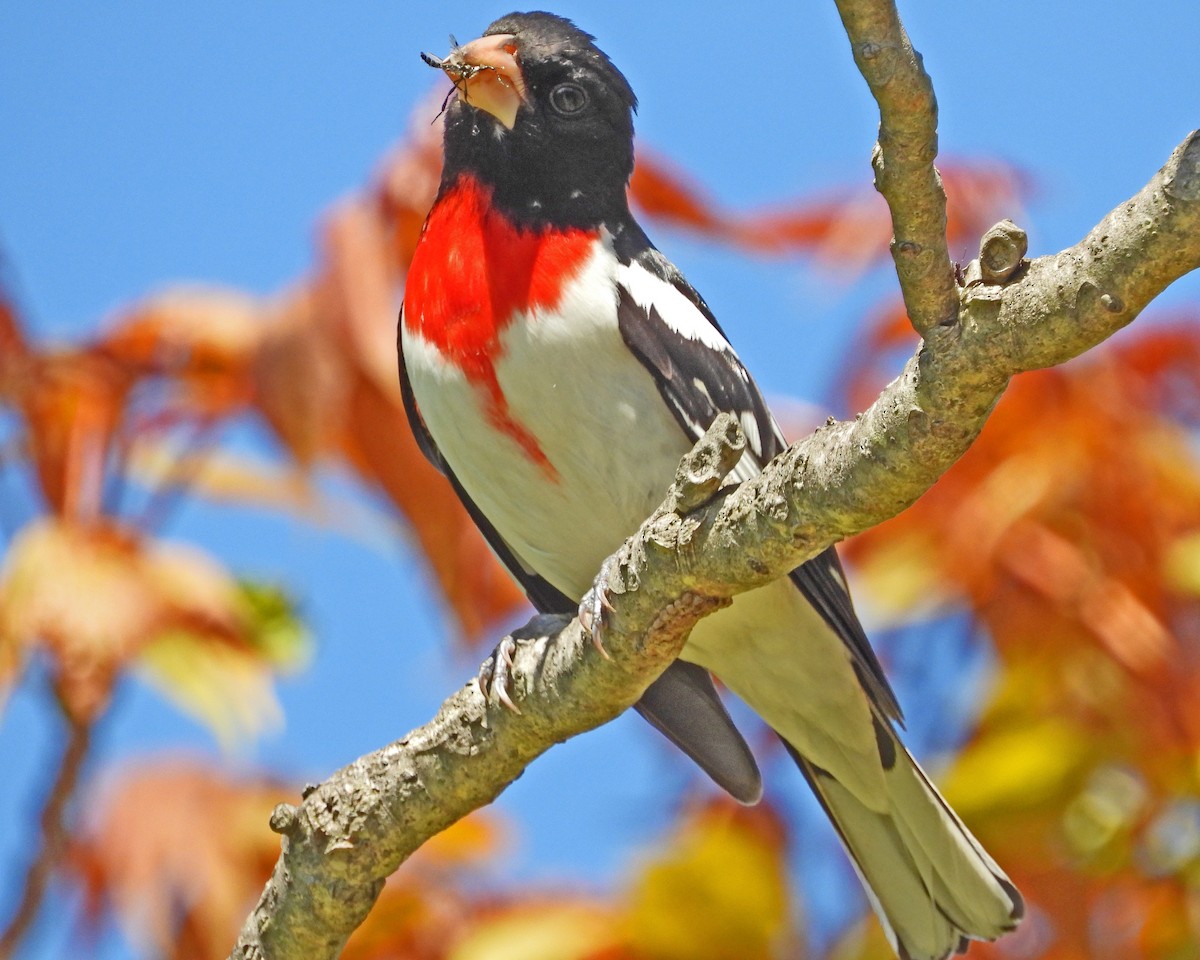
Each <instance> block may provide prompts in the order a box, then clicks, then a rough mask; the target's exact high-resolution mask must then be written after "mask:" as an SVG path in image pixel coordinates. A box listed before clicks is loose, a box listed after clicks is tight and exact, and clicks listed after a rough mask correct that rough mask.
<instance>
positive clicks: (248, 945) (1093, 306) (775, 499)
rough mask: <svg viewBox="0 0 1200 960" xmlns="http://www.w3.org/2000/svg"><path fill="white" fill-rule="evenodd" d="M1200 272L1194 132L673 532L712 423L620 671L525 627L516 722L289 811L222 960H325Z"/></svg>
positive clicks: (453, 727) (614, 619)
mask: <svg viewBox="0 0 1200 960" xmlns="http://www.w3.org/2000/svg"><path fill="white" fill-rule="evenodd" d="M1014 229H1015V228H1014ZM1001 231H1002V232H1003V225H1002V228H1001ZM1010 249H1011V248H1010ZM1001 259H1002V258H1001ZM1197 268H1200V133H1193V134H1192V135H1191V136H1189V137H1188V138H1187V140H1185V141H1184V142H1183V144H1181V145H1180V146H1179V147H1178V148H1177V149H1176V150H1175V152H1174V153H1173V154H1172V156H1171V158H1170V160H1169V161H1168V162H1167V165H1166V166H1165V167H1163V169H1162V170H1161V171H1159V173H1158V174H1157V175H1156V176H1155V177H1154V178H1153V179H1152V180H1151V181H1150V183H1149V184H1148V185H1147V186H1146V187H1145V189H1143V190H1142V191H1141V192H1140V193H1138V194H1137V195H1136V196H1135V197H1133V198H1132V199H1130V200H1129V201H1127V202H1126V203H1123V204H1121V205H1120V206H1119V207H1117V208H1116V209H1114V210H1113V211H1112V212H1111V213H1110V214H1109V215H1108V216H1107V217H1105V218H1104V220H1103V221H1101V223H1100V224H1099V225H1098V226H1097V227H1096V228H1095V229H1094V230H1093V231H1092V232H1091V233H1089V234H1088V236H1087V237H1086V238H1085V239H1084V240H1083V241H1082V242H1081V243H1079V244H1078V245H1076V246H1075V247H1072V248H1070V249H1069V250H1065V251H1063V252H1062V253H1059V254H1057V255H1054V256H1049V257H1042V258H1039V259H1036V260H1034V261H1032V262H1028V261H1020V260H1019V257H1018V263H1017V265H1016V266H1015V268H1014V269H1013V270H1012V271H1011V281H1010V282H1009V283H1008V284H1006V285H1005V284H989V283H985V282H984V281H982V280H976V281H973V282H971V283H969V284H968V286H967V287H965V288H964V289H963V290H962V291H961V302H962V311H961V318H962V322H961V323H959V324H955V325H953V326H951V327H943V328H939V330H938V331H937V334H936V335H934V336H930V337H929V338H927V339H926V341H925V342H924V343H923V344H922V346H921V348H920V349H919V350H918V352H917V354H916V356H914V357H913V358H912V359H911V360H910V361H909V363H908V365H907V367H906V368H905V370H904V373H903V374H902V375H901V376H900V377H899V378H898V379H896V380H895V381H893V382H892V383H891V384H889V385H888V386H887V387H886V388H885V389H884V391H883V393H882V394H881V395H880V397H879V398H878V399H877V400H876V401H875V403H874V404H872V406H871V407H870V408H869V409H868V410H867V411H866V412H865V413H864V414H862V415H861V416H860V417H858V418H857V419H856V420H854V421H850V422H846V423H834V424H830V425H828V426H826V427H823V428H822V429H820V430H818V431H817V432H816V433H814V434H813V435H812V436H810V437H809V438H807V439H806V440H804V441H802V442H801V443H799V444H797V445H795V446H794V447H792V448H791V449H790V450H789V451H788V452H787V453H786V454H785V455H784V456H782V457H780V458H778V459H777V460H776V461H774V462H773V463H772V464H771V465H770V466H769V467H768V468H767V469H766V470H765V471H764V472H763V473H762V475H761V476H759V477H757V478H755V479H754V480H751V481H748V482H746V483H743V484H742V485H741V486H740V487H738V488H736V489H734V490H732V492H729V491H723V492H721V493H718V494H717V496H716V497H715V499H713V500H712V501H711V502H710V503H708V505H707V506H704V507H703V509H701V510H699V511H697V512H694V513H685V514H684V515H682V516H681V515H680V514H679V513H676V512H675V509H676V507H677V506H681V507H683V508H685V509H686V508H688V507H690V506H691V505H692V504H694V503H695V502H696V501H697V500H698V499H702V497H699V498H698V497H697V495H696V491H697V490H700V491H708V490H710V489H712V488H713V487H715V485H716V483H717V482H719V478H720V477H723V476H724V474H725V472H726V471H727V470H728V468H729V464H730V463H731V462H733V461H735V460H736V457H737V454H738V452H739V450H740V446H739V444H740V442H741V441H740V437H739V436H738V434H737V428H736V426H735V425H734V424H733V422H732V420H731V419H729V418H724V419H722V420H719V421H718V422H717V423H716V424H714V428H713V429H712V430H710V432H709V434H708V435H707V436H706V437H705V439H704V440H703V441H701V443H700V444H699V445H698V447H697V450H696V451H694V452H693V454H691V455H689V458H688V459H687V460H685V463H684V464H683V465H681V472H680V474H679V476H678V478H677V484H676V487H674V488H673V489H672V492H671V494H670V495H669V496H668V498H667V501H666V502H665V503H664V505H663V506H662V507H660V508H659V510H658V511H657V512H656V513H655V514H654V515H653V516H652V517H651V518H650V519H649V520H647V521H646V523H645V524H643V526H642V528H641V530H639V532H638V533H637V535H635V536H634V537H632V538H630V540H629V541H627V542H626V543H625V544H624V545H623V546H622V547H621V549H620V550H619V551H618V552H617V553H616V554H615V555H614V557H613V558H612V559H611V560H610V561H609V563H608V564H607V569H608V571H609V576H610V583H611V585H612V586H613V588H614V593H615V595H614V596H613V601H614V604H615V607H616V609H615V612H614V613H613V614H612V615H611V617H610V618H609V619H607V620H606V625H605V644H606V647H607V649H608V651H609V652H610V654H611V656H612V659H611V660H605V659H603V658H602V657H601V656H599V654H598V653H597V652H596V650H595V649H594V648H593V647H592V645H591V642H590V640H589V638H588V637H587V635H586V634H585V632H584V631H583V630H582V628H581V627H580V625H579V622H578V620H577V619H575V620H571V621H570V622H569V623H566V622H564V620H565V618H553V617H537V618H535V619H534V620H532V621H531V622H530V624H529V625H528V626H527V627H526V628H525V629H524V630H523V631H521V634H520V636H521V638H522V639H523V640H524V642H523V643H521V644H520V646H519V647H518V650H517V654H516V656H515V661H514V670H513V677H514V680H513V686H514V696H515V697H516V699H517V702H518V703H519V705H520V707H521V710H522V715H521V716H517V715H515V714H513V713H511V712H510V711H508V710H506V709H504V708H502V707H501V706H499V705H498V704H497V703H495V702H494V701H493V702H492V703H485V702H484V699H483V697H482V696H481V695H480V693H479V692H478V690H477V689H476V688H475V686H474V685H473V684H472V685H468V686H467V687H466V688H465V689H463V690H460V691H459V692H458V693H456V694H455V695H454V696H452V697H451V698H450V699H449V700H447V701H446V702H445V703H444V704H443V705H442V708H441V710H440V711H439V712H438V715H437V717H435V718H434V720H433V721H432V722H430V723H429V724H427V725H425V726H424V727H421V728H419V729H417V730H414V731H413V732H412V733H410V734H409V735H408V736H407V737H405V738H404V739H402V740H400V741H397V742H396V743H394V744H392V745H390V746H388V747H385V748H384V749H382V750H380V751H377V752H375V753H373V754H370V755H368V756H366V757H363V758H361V759H360V760H357V761H355V762H354V763H352V764H351V765H350V766H349V767H346V768H345V769H343V770H341V771H339V772H338V773H336V774H334V775H333V776H332V777H331V778H330V779H329V780H328V781H326V783H324V784H323V785H321V786H320V787H318V788H316V789H315V790H313V791H312V792H310V793H309V794H308V795H307V796H306V797H305V799H304V802H303V803H302V804H301V805H300V806H299V807H298V808H293V807H290V806H288V805H281V806H280V807H279V808H278V809H277V810H276V813H275V816H274V817H273V818H272V825H273V826H274V827H275V829H276V830H277V831H278V832H280V833H282V834H283V835H284V839H283V853H282V855H281V857H280V860H279V862H278V864H277V865H276V868H275V874H274V876H273V877H272V878H271V880H270V882H269V883H268V884H267V887H266V889H265V890H264V892H263V896H262V899H261V900H260V902H259V904H258V906H257V908H256V909H255V911H254V913H253V914H252V915H251V917H250V918H249V919H248V920H247V922H246V926H245V927H244V929H243V931H242V935H241V938H240V939H239V940H238V943H237V945H236V946H235V948H234V950H233V952H232V953H231V957H233V958H258V957H270V958H293V957H294V958H301V957H303V958H322V957H334V956H336V955H337V952H338V951H339V950H340V948H341V945H342V944H343V943H344V942H345V940H346V938H347V937H348V936H349V935H350V933H351V932H352V931H353V929H354V928H355V927H356V926H357V925H358V924H359V923H360V922H361V921H362V919H363V918H364V917H365V916H366V914H367V912H368V911H369V909H370V907H371V904H372V903H373V902H374V900H375V897H376V896H377V895H378V892H379V890H380V889H381V887H382V885H383V881H384V879H385V878H386V877H387V876H388V875H389V874H390V873H392V872H393V871H394V870H395V869H396V868H397V867H398V866H399V865H400V864H401V863H402V862H403V861H404V859H405V858H406V857H407V856H409V855H410V854H411V853H412V852H413V851H414V850H416V849H417V847H419V846H420V845H421V844H422V843H423V842H424V841H425V840H427V839H428V838H429V837H431V836H433V835H434V834H435V833H437V832H438V831H440V830H442V829H444V828H445V827H446V826H448V825H449V824H451V823H453V822H454V821H455V820H457V819H459V818H460V817H462V816H464V815H466V814H467V813H469V812H470V811H472V810H474V809H476V808H478V807H480V806H483V805H484V804H486V803H489V802H490V801H491V800H493V799H494V798H495V797H496V796H497V795H498V794H499V793H500V792H501V791H502V790H503V789H504V788H505V786H507V785H508V784H509V783H511V782H512V781H513V780H514V779H516V777H517V776H519V775H520V773H521V771H522V770H523V769H524V768H525V766H526V765H527V764H528V763H529V762H530V761H531V760H532V759H533V758H535V757H536V756H538V755H539V754H541V753H542V752H544V751H545V750H547V749H549V748H550V747H551V746H553V745H554V744H555V743H558V742H560V741H561V740H563V739H565V738H567V737H569V736H572V735H574V734H576V733H579V732H582V731H583V730H587V729H591V728H593V727H596V726H599V725H600V724H602V723H605V722H607V721H608V720H610V719H612V718H613V717H615V716H616V715H617V714H619V713H620V712H621V711H622V710H624V709H626V708H627V707H628V706H630V705H631V704H633V703H634V702H636V700H637V699H638V697H639V696H640V695H641V692H642V691H643V690H644V689H645V687H646V686H647V685H648V684H649V683H650V682H651V681H652V680H653V678H654V677H655V676H657V675H658V673H659V672H661V671H662V670H663V669H664V668H665V667H666V665H667V664H668V663H669V662H670V661H671V659H673V658H674V657H675V656H676V655H677V654H678V652H679V650H680V649H681V648H682V646H683V644H684V642H685V640H686V638H687V634H688V633H689V631H690V630H691V628H692V626H693V625H694V624H695V623H696V621H697V620H699V618H700V617H701V616H703V615H705V614H707V613H709V612H712V611H713V610H715V609H717V608H718V607H720V606H722V605H724V604H725V603H726V602H728V600H729V598H730V597H731V596H733V595H734V594H735V593H738V592H741V591H743V590H747V589H752V588H753V587H756V586H759V585H761V584H764V583H767V582H769V581H770V580H773V579H776V578H778V577H780V576H782V575H784V574H786V573H787V572H788V571H790V570H791V569H793V568H794V567H795V566H797V565H798V564H800V563H801V562H803V561H804V560H806V559H808V558H809V557H812V556H814V555H815V554H816V553H818V552H819V551H820V550H822V549H824V548H825V547H827V546H828V545H829V544H831V543H833V542H835V541H837V540H840V539H842V538H843V537H846V536H849V535H850V534H853V533H857V532H859V531H861V530H865V529H867V528H868V527H871V526H873V525H875V524H877V523H880V522H882V521H883V520H886V519H888V518H889V517H891V516H894V515H895V514H896V513H898V512H899V511H900V510H902V509H904V508H905V507H906V506H908V505H909V504H911V503H912V502H913V501H914V500H916V499H917V497H919V496H920V495H921V494H922V493H923V492H924V491H925V490H927V489H928V488H929V487H930V486H932V485H933V483H934V482H935V481H936V480H937V479H938V477H940V476H941V474H942V473H943V472H945V470H946V469H947V468H948V467H949V466H950V465H951V464H952V463H953V462H954V461H955V460H956V459H957V458H958V457H959V456H961V455H962V454H963V453H964V452H965V451H966V449H967V448H968V447H969V446H970V444H971V442H972V441H973V440H974V438H975V437H976V435H977V434H978V432H979V430H980V429H981V428H982V425H983V423H984V420H985V419H986V417H987V415H988V413H989V412H990V410H991V409H992V407H993V406H994V405H995V403H996V401H997V400H998V399H999V397H1000V395H1001V393H1002V392H1003V390H1004V387H1005V385H1006V384H1007V382H1008V380H1009V378H1010V377H1011V376H1013V375H1014V374H1016V373H1019V372H1021V371H1023V370H1030V369H1034V368H1037V367H1044V366H1049V365H1052V364H1056V363H1061V362H1063V361H1065V360H1067V359H1069V358H1071V357H1074V356H1077V355H1079V354H1080V353H1083V352H1084V351H1086V350H1088V349H1089V348H1091V347H1093V346H1095V345H1096V344H1097V343H1100V342H1101V341H1102V340H1104V339H1105V338H1106V337H1108V336H1110V335H1111V334H1112V333H1114V332H1116V331H1117V330H1119V329H1120V328H1121V327H1123V326H1124V325H1125V324H1127V323H1128V322H1129V321H1131V320H1132V319H1133V318H1134V317H1135V316H1136V315H1137V313H1138V312H1139V311H1140V310H1141V309H1142V308H1143V307H1144V306H1145V305H1146V303H1148V302H1149V301H1150V300H1151V299H1152V298H1153V297H1154V296H1155V295H1157V294H1158V293H1159V292H1161V291H1162V290H1163V289H1164V288H1165V287H1166V286H1168V285H1169V284H1170V283H1171V282H1173V281H1174V280H1175V279H1177V278H1178V277H1180V276H1182V275H1183V274H1184V273H1187V272H1189V271H1191V270H1195V269H1197ZM999 272H1000V274H1003V273H1004V271H1003V270H1000V271H999ZM993 275H996V274H993Z"/></svg>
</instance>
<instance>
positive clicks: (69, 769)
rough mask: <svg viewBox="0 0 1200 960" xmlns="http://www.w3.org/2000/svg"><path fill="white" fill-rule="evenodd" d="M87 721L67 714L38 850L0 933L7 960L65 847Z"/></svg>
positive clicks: (1, 957) (87, 741)
mask: <svg viewBox="0 0 1200 960" xmlns="http://www.w3.org/2000/svg"><path fill="white" fill-rule="evenodd" d="M91 739H92V725H91V722H90V721H87V720H79V719H74V718H71V717H67V741H66V745H65V746H64V748H63V754H62V758H61V759H60V760H59V764H58V771H57V772H56V774H55V776H54V783H53V785H52V786H51V787H50V792H49V794H48V795H47V796H46V803H45V805H44V806H43V808H42V816H41V838H40V844H39V846H38V851H37V854H36V856H35V857H34V859H33V862H32V863H31V864H30V865H29V869H28V870H27V871H26V873H25V884H24V888H23V889H22V891H21V899H20V901H19V902H18V903H17V908H16V910H15V911H14V912H13V915H12V919H10V920H9V922H8V926H7V927H6V928H5V930H4V932H3V933H2V934H0V960H11V958H12V957H14V956H15V955H16V951H17V947H19V946H20V945H21V941H22V940H23V939H24V937H25V935H26V934H27V933H28V932H29V929H30V927H31V926H32V925H33V922H34V920H36V919H37V915H38V912H39V911H40V910H41V906H42V901H43V900H44V898H45V896H46V890H47V888H48V887H49V885H50V880H51V878H52V877H53V876H54V871H55V870H56V869H57V868H58V865H59V864H60V863H61V862H62V857H63V853H64V852H65V851H66V849H67V841H68V830H67V810H68V808H69V807H70V805H71V800H72V799H73V798H74V796H75V790H76V788H77V787H78V785H79V774H80V772H81V771H82V769H83V764H84V761H85V760H86V759H87V755H88V750H89V748H90V746H91Z"/></svg>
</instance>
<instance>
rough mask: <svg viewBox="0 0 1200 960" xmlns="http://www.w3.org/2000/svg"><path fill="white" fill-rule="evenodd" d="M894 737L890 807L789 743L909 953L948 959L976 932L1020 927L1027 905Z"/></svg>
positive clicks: (911, 957)
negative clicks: (879, 805) (868, 801)
mask: <svg viewBox="0 0 1200 960" xmlns="http://www.w3.org/2000/svg"><path fill="white" fill-rule="evenodd" d="M881 733H882V731H881ZM889 733H890V731H889ZM884 735H885V736H886V735H887V734H884ZM891 742H892V744H893V745H894V748H895V762H894V763H892V764H891V766H890V768H889V769H887V770H886V771H885V776H886V781H887V789H888V797H889V800H890V809H889V810H888V811H887V812H885V813H878V812H876V811H874V810H871V809H869V808H868V807H867V806H865V805H864V804H863V803H862V802H861V801H860V800H858V799H857V798H856V797H855V796H854V794H852V793H851V792H850V791H849V790H847V789H846V787H844V786H843V785H842V784H840V783H839V782H838V781H837V780H835V779H834V778H833V777H832V776H831V775H829V774H828V773H826V772H825V771H824V770H821V769H820V768H818V767H816V766H814V765H813V764H811V763H809V762H808V761H807V760H805V759H804V757H802V756H801V755H800V754H799V753H797V752H796V751H795V750H794V749H792V748H791V747H790V745H789V751H790V752H791V754H792V756H793V758H795V760H796V762H797V763H798V764H799V766H800V769H801V770H802V771H803V773H804V775H805V777H806V778H807V779H808V782H809V784H810V785H811V786H812V789H813V792H814V793H815V794H816V795H817V799H819V800H820V802H821V805H822V806H823V807H824V808H825V812H826V814H827V815H828V816H829V819H830V820H831V821H832V822H833V824H834V826H835V827H836V828H837V831H838V833H839V835H840V836H841V838H842V842H843V843H844V844H845V846H846V849H847V851H849V853H850V857H851V859H852V860H853V861H854V865H855V868H856V869H857V871H858V874H859V878H860V879H861V880H862V881H863V885H864V886H865V887H866V890H867V896H868V898H869V899H870V900H871V905H872V906H873V907H874V908H875V912H876V914H878V916H879V919H880V921H881V922H882V923H883V928H884V930H885V931H886V933H887V935H888V939H889V940H890V941H891V943H892V946H893V948H894V949H895V950H896V952H897V954H899V956H900V957H901V960H942V958H945V957H948V956H949V955H950V954H951V953H955V952H957V953H962V952H963V951H965V950H966V948H967V941H968V940H994V939H995V938H996V937H999V936H1000V935H1001V934H1003V933H1007V932H1008V931H1010V930H1012V929H1013V928H1014V927H1016V925H1017V922H1018V921H1019V920H1020V919H1021V916H1022V915H1023V913H1024V912H1025V904H1024V901H1023V900H1022V898H1021V894H1020V893H1019V892H1018V891H1017V888H1016V887H1015V886H1013V884H1012V882H1011V881H1010V880H1009V879H1008V877H1006V876H1005V875H1004V871H1003V870H1001V869H1000V868H999V867H998V866H997V865H996V862H995V861H994V860H993V859H992V858H991V857H989V856H988V855H987V853H986V852H985V851H984V849H983V847H981V846H980V845H979V841H978V840H976V839H975V838H974V837H973V836H972V835H971V832H970V831H969V830H968V829H967V828H966V827H965V826H963V822H962V821H961V820H959V818H958V815H957V814H956V813H955V812H954V811H953V810H951V809H950V805H949V804H947V803H946V801H945V800H943V799H942V796H941V794H939V793H938V791H937V788H936V787H935V786H934V785H933V784H932V783H930V781H929V778H928V777H927V776H926V775H925V772H924V771H923V770H922V769H921V768H920V767H919V766H918V765H917V762H916V761H915V760H913V758H912V756H911V755H910V754H909V753H908V751H907V750H906V749H905V748H904V745H903V744H902V743H900V742H899V740H897V739H896V738H895V737H894V736H891Z"/></svg>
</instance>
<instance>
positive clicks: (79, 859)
mask: <svg viewBox="0 0 1200 960" xmlns="http://www.w3.org/2000/svg"><path fill="white" fill-rule="evenodd" d="M287 793H288V791H287V790H286V788H285V787H283V786H282V785H281V784H279V783H277V782H274V781H271V780H267V779H265V778H258V777H255V778H242V779H233V778H230V777H227V776H224V775H222V774H220V773H219V772H218V771H216V770H214V769H212V768H211V767H210V766H209V765H208V764H205V763H202V762H200V761H196V760H186V759H179V758H172V759H166V758H160V759H159V760H157V761H155V762H153V763H149V762H146V763H143V764H140V765H139V766H137V767H129V768H126V769H125V770H122V771H118V772H116V773H115V774H113V775H112V776H111V777H110V778H109V781H108V783H107V784H106V786H105V788H104V789H102V790H101V792H100V793H99V795H98V796H96V797H94V798H93V799H92V800H91V804H90V805H91V807H92V815H91V817H90V820H89V822H88V823H87V825H86V826H85V829H84V831H83V833H82V835H81V836H80V837H79V838H78V840H77V842H76V844H75V847H74V849H73V850H72V855H71V861H70V863H71V869H72V871H73V872H74V874H75V876H76V878H77V880H78V882H79V883H80V885H81V886H82V888H83V891H84V893H85V896H86V902H87V905H88V913H89V914H90V916H91V917H92V918H93V919H95V920H99V917H100V912H101V910H104V909H111V910H112V912H113V913H114V914H115V915H116V917H117V919H118V921H119V923H120V926H121V927H122V929H123V931H124V932H125V934H126V936H127V937H128V938H129V939H130V940H131V941H132V942H133V943H135V944H140V945H141V946H142V948H143V949H144V950H147V951H150V952H152V953H153V955H155V956H160V957H163V958H167V960H207V958H216V957H223V956H225V955H226V953H227V952H228V950H229V945H230V944H231V943H232V942H233V940H234V938H235V937H236V934H237V930H238V929H239V928H240V926H241V923H242V920H243V919H244V918H245V916H246V913H247V912H248V911H249V909H250V907H251V906H253V904H254V901H255V899H256V898H257V896H258V893H259V891H261V889H262V885H263V883H264V882H265V881H266V879H267V877H268V876H269V875H270V872H271V867H272V866H273V864H274V863H275V859H276V857H278V855H279V838H278V837H277V836H276V835H275V834H273V833H272V832H271V830H270V828H269V827H268V825H267V821H268V817H269V815H270V812H271V809H272V808H273V807H274V805H275V804H276V803H278V802H279V800H280V799H281V798H282V797H284V796H286V795H287Z"/></svg>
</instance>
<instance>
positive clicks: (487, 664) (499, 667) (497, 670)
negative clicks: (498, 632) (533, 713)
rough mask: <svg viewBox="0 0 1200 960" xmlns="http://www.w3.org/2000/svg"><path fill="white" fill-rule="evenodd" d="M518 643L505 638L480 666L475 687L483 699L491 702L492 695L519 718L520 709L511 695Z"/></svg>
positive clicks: (510, 638)
mask: <svg viewBox="0 0 1200 960" xmlns="http://www.w3.org/2000/svg"><path fill="white" fill-rule="evenodd" d="M516 649H517V642H516V641H515V640H513V638H512V637H505V638H504V639H503V640H501V641H500V642H499V643H498V644H496V649H495V650H493V651H492V655H491V656H490V657H488V658H487V659H486V660H484V661H483V663H481V664H480V665H479V675H478V676H477V677H476V678H475V686H476V688H477V689H478V690H479V693H480V695H481V696H482V697H483V699H484V700H485V701H486V700H490V699H491V696H490V695H491V694H493V693H494V694H495V695H496V699H497V700H499V701H500V703H501V704H503V705H504V706H505V707H507V708H508V709H509V710H511V711H512V712H513V713H515V714H517V715H518V716H520V715H521V708H520V707H518V706H517V705H516V704H515V703H514V702H513V699H512V696H511V695H510V694H509V688H510V687H511V685H512V675H513V653H515V652H516Z"/></svg>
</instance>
